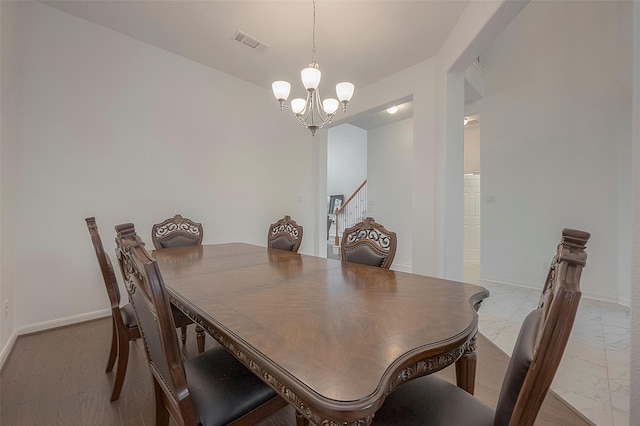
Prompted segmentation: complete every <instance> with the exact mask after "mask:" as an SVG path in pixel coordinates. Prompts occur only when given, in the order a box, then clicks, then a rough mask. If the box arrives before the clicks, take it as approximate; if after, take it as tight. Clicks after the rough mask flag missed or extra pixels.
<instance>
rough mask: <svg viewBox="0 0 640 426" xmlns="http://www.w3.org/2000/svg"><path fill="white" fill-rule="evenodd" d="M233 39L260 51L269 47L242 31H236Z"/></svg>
mask: <svg viewBox="0 0 640 426" xmlns="http://www.w3.org/2000/svg"><path fill="white" fill-rule="evenodd" d="M233 39H234V40H235V41H237V42H239V43H242V44H244V45H245V46H249V47H250V48H252V49H253V50H257V51H260V52H262V51H264V50H266V49H267V48H268V47H269V46H267V45H266V44H264V43H262V42H260V41H258V40H256V39H255V38H253V37H250V36H248V35H246V34H245V33H243V32H242V31H236V34H235V36H234V37H233Z"/></svg>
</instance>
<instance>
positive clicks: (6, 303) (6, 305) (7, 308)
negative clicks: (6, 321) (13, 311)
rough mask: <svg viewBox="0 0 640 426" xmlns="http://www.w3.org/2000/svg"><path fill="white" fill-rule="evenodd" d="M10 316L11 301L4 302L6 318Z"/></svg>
mask: <svg viewBox="0 0 640 426" xmlns="http://www.w3.org/2000/svg"><path fill="white" fill-rule="evenodd" d="M8 316H9V299H7V300H5V301H4V317H5V318H6V317H8Z"/></svg>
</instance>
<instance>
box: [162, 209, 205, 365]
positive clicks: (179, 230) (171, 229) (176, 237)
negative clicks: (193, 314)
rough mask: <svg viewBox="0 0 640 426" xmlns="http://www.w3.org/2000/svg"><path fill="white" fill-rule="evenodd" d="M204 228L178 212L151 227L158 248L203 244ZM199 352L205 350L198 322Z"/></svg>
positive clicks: (202, 332) (201, 330) (203, 338)
mask: <svg viewBox="0 0 640 426" xmlns="http://www.w3.org/2000/svg"><path fill="white" fill-rule="evenodd" d="M203 233H204V230H203V228H202V224H201V223H197V222H194V221H192V220H191V219H189V218H186V217H183V216H182V215H180V214H176V215H175V216H173V217H170V218H168V219H166V220H164V221H162V222H160V223H156V224H154V225H153V227H152V228H151V241H152V242H153V246H154V247H155V248H156V250H159V249H163V248H172V247H182V246H199V245H202V238H203ZM196 341H197V344H198V352H200V353H202V352H204V343H205V342H204V341H205V337H204V329H203V328H202V327H200V326H199V325H198V324H196Z"/></svg>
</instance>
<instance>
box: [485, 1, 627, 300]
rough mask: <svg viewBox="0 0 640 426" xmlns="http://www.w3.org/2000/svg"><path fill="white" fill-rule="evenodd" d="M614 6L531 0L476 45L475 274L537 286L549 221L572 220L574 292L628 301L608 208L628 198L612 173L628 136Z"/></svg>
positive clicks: (614, 214)
mask: <svg viewBox="0 0 640 426" xmlns="http://www.w3.org/2000/svg"><path fill="white" fill-rule="evenodd" d="M617 7H618V5H617V4H616V3H615V2H538V1H533V2H531V3H530V4H529V5H528V6H527V8H526V9H525V10H524V11H523V12H522V13H521V14H520V15H519V16H518V17H516V19H514V21H513V22H512V23H511V25H510V26H509V27H508V28H507V29H505V31H504V32H503V33H502V34H500V36H499V37H498V38H497V39H496V40H495V41H494V42H493V43H492V44H491V46H490V47H489V48H488V49H487V50H486V52H485V53H484V54H483V55H482V60H483V64H484V66H485V68H486V70H487V74H486V78H487V81H486V96H485V98H483V99H482V100H481V101H479V102H478V104H479V107H480V110H479V112H480V116H481V117H482V145H481V168H482V193H483V197H484V198H485V201H484V202H483V205H482V249H481V250H482V265H481V278H482V279H485V280H491V281H497V282H512V283H519V284H522V285H527V286H535V287H540V286H541V285H542V283H543V281H544V277H545V274H546V268H547V265H548V263H549V261H550V260H551V256H553V254H554V250H555V245H556V244H557V242H558V240H559V236H560V231H561V229H562V228H563V227H573V228H578V229H583V230H586V231H588V232H590V233H591V234H592V237H591V240H590V242H589V244H588V248H587V251H588V253H589V259H588V263H587V267H586V269H585V272H584V274H583V281H582V289H583V292H584V294H585V295H587V296H592V297H598V298H602V299H608V300H613V301H618V300H629V294H628V292H627V291H628V290H626V291H625V292H623V293H621V288H622V289H624V288H627V289H628V285H624V284H623V285H622V286H621V284H620V283H619V281H618V278H619V273H618V270H619V269H618V268H619V256H620V252H619V250H620V247H619V238H618V236H619V232H620V228H619V223H618V220H619V217H618V209H619V207H618V206H619V204H620V203H625V204H626V203H628V193H626V194H620V193H619V182H620V181H625V182H629V181H630V180H631V176H630V166H629V164H626V163H625V162H628V161H629V160H628V158H629V157H628V156H625V157H624V158H622V156H620V155H619V149H623V150H625V151H627V152H628V150H629V146H630V145H629V144H630V141H629V138H628V137H624V136H622V137H621V135H624V134H625V133H626V134H627V135H628V134H629V133H628V131H627V132H622V133H621V132H620V131H619V130H620V129H621V128H625V129H630V126H631V122H630V114H629V103H626V102H623V101H624V99H625V97H626V96H628V93H630V86H629V84H628V82H629V81H630V74H629V73H630V69H629V68H628V67H627V68H626V69H623V70H621V69H620V68H619V66H620V62H619V60H618V59H619V58H618V56H619V54H620V53H619V52H620V49H624V48H625V46H624V45H621V44H620V36H619V34H618V30H619V28H620V26H621V25H623V24H624V22H621V21H620V19H619V14H618V11H617ZM623 28H625V31H626V34H627V37H630V32H629V31H630V28H629V27H628V26H627V27H623ZM623 51H624V50H623ZM627 54H630V52H629V51H628V50H627ZM621 74H622V75H625V76H626V77H625V78H624V79H622V80H621V79H620V78H619V77H620V75H621ZM621 161H622V162H623V163H621ZM619 173H622V174H623V175H624V176H619ZM488 196H489V197H495V203H491V204H490V203H487V202H486V197H488ZM622 228H623V229H624V230H625V232H627V233H628V232H629V223H626V224H622ZM627 268H628V263H627Z"/></svg>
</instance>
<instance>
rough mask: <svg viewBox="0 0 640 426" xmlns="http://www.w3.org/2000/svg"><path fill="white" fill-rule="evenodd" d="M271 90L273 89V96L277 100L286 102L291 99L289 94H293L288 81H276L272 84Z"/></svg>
mask: <svg viewBox="0 0 640 426" xmlns="http://www.w3.org/2000/svg"><path fill="white" fill-rule="evenodd" d="M271 89H273V96H275V97H276V99H277V100H279V101H286V100H287V98H288V97H289V92H291V84H289V83H288V82H286V81H274V82H273V84H271Z"/></svg>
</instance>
